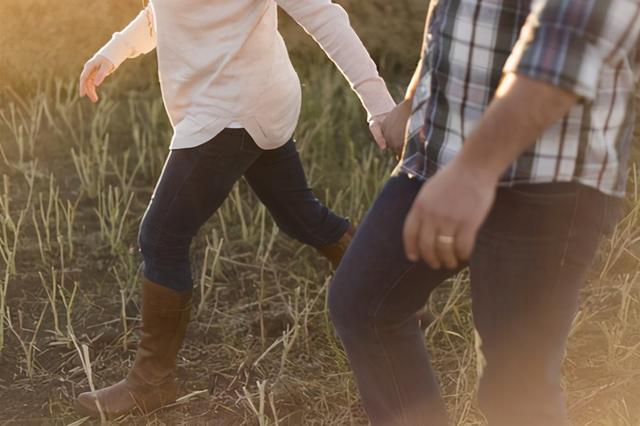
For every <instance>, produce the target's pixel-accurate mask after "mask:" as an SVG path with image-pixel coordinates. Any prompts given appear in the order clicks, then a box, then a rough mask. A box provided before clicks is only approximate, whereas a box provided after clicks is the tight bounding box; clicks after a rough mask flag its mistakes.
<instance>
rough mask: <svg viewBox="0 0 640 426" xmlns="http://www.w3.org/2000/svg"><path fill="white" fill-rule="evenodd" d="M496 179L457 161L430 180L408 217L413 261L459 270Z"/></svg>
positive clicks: (406, 235)
mask: <svg viewBox="0 0 640 426" xmlns="http://www.w3.org/2000/svg"><path fill="white" fill-rule="evenodd" d="M495 191H496V180H495V179H494V178H492V177H485V176H483V175H482V172H481V171H476V169H473V168H470V167H468V166H467V165H464V164H462V163H460V162H456V160H454V161H453V162H452V163H451V164H449V165H447V166H446V167H445V168H444V169H442V170H441V171H440V172H438V173H437V174H436V175H435V176H434V177H433V178H431V179H430V180H429V181H427V182H426V183H425V184H424V186H423V187H422V189H421V190H420V192H419V194H418V196H417V197H416V199H415V201H414V202H413V206H412V207H411V210H410V211H409V214H408V215H407V219H406V221H405V224H404V235H403V238H404V247H405V252H406V255H407V258H408V259H409V260H411V261H413V262H416V261H418V260H419V259H420V258H422V259H423V260H424V261H425V262H427V264H429V266H431V267H432V268H434V269H440V268H441V267H442V266H443V265H444V266H446V267H447V268H449V269H455V268H457V267H458V266H459V265H460V263H461V262H464V261H466V260H468V259H469V257H470V256H471V252H472V251H473V247H474V245H475V240H476V236H477V234H478V230H479V228H480V226H481V225H482V223H483V222H484V220H485V219H486V217H487V215H488V214H489V211H490V209H491V206H492V205H493V201H494V198H495Z"/></svg>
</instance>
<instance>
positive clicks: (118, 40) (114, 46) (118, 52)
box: [97, 5, 157, 68]
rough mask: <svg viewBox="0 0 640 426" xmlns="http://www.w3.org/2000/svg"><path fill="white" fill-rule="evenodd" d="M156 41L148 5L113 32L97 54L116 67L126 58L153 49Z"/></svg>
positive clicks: (152, 19)
mask: <svg viewBox="0 0 640 426" xmlns="http://www.w3.org/2000/svg"><path fill="white" fill-rule="evenodd" d="M156 42H157V40H156V31H155V19H154V16H153V8H152V7H151V5H149V6H147V7H146V8H145V9H144V10H142V11H141V12H140V13H139V14H138V16H136V17H135V19H134V20H133V21H131V22H130V23H129V25H127V26H126V27H125V28H124V29H123V30H122V31H120V32H117V33H115V34H113V37H111V40H109V42H107V44H105V45H104V46H103V47H102V48H101V49H100V50H99V51H98V53H97V54H98V55H102V56H104V57H106V58H107V59H109V60H110V61H111V62H112V63H113V64H114V65H115V67H116V68H118V67H119V66H120V65H121V64H122V63H123V62H124V61H125V60H126V59H129V58H135V57H136V56H139V55H142V54H145V53H149V52H150V51H152V50H153V49H155V47H156Z"/></svg>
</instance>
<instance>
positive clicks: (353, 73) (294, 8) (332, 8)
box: [276, 0, 395, 119]
mask: <svg viewBox="0 0 640 426" xmlns="http://www.w3.org/2000/svg"><path fill="white" fill-rule="evenodd" d="M276 2H277V3H278V5H279V6H280V7H282V9H284V11H285V12H287V13H288V14H289V15H290V16H291V17H292V18H293V19H294V20H295V21H296V22H297V23H298V24H300V26H301V27H302V28H304V30H305V31H306V32H307V33H309V34H310V35H311V36H312V37H313V38H314V40H315V41H316V42H317V43H318V44H319V45H320V47H322V49H323V50H324V51H325V52H326V54H327V55H328V56H329V58H330V59H331V60H332V61H333V62H334V63H335V64H336V66H337V67H338V69H340V71H341V72H342V74H343V75H344V76H345V78H346V79H347V80H348V81H349V84H350V85H351V88H352V89H353V90H354V91H355V92H356V93H357V94H358V97H359V98H360V101H361V102H362V105H363V106H364V108H365V109H366V110H367V113H368V118H369V119H371V118H372V117H375V116H376V115H379V114H383V113H386V112H389V111H390V110H391V109H393V108H394V107H395V102H394V101H393V98H392V97H391V95H390V94H389V91H388V90H387V86H386V84H385V82H384V80H383V79H382V78H381V77H380V76H379V75H378V69H377V67H376V64H375V62H373V60H372V59H371V56H369V52H367V49H366V48H365V47H364V45H363V44H362V41H361V40H360V38H359V37H358V35H357V34H356V32H355V31H354V30H353V28H352V27H351V24H350V22H349V17H348V15H347V13H346V12H345V10H344V9H343V8H342V7H340V6H339V5H337V4H334V3H332V2H331V0H276Z"/></svg>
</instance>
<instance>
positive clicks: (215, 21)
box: [98, 0, 395, 149]
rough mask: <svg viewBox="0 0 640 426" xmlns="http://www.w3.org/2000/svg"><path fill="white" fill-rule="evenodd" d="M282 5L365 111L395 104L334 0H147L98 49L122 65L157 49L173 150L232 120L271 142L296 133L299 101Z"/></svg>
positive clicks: (264, 141)
mask: <svg viewBox="0 0 640 426" xmlns="http://www.w3.org/2000/svg"><path fill="white" fill-rule="evenodd" d="M278 5H279V6H280V7H282V8H283V9H284V10H285V11H286V12H287V13H288V14H289V15H291V16H292V17H293V18H294V19H295V20H296V21H297V22H298V23H299V24H300V25H301V26H302V27H303V28H304V29H305V30H306V31H307V32H308V33H309V34H311V36H313V37H314V39H315V40H316V41H317V42H318V44H319V45H320V46H321V47H322V49H323V50H324V51H325V52H326V53H327V55H328V56H329V57H330V58H331V59H332V60H333V61H334V63H335V64H336V65H337V66H338V68H339V69H340V70H341V71H342V73H343V74H344V75H345V77H346V78H347V80H348V81H349V83H350V84H351V87H352V88H353V89H354V90H355V91H356V93H357V94H358V96H359V97H360V100H361V101H362V104H363V105H364V107H365V108H366V110H367V112H368V115H369V117H372V116H376V115H378V114H382V113H385V112H388V111H389V110H391V109H392V108H393V107H394V106H395V103H394V101H393V99H392V98H391V96H390V95H389V92H388V91H387V88H386V85H385V83H384V81H383V80H382V78H380V76H379V75H378V71H377V68H376V65H375V63H374V62H373V60H372V59H371V57H370V56H369V54H368V52H367V50H366V49H365V47H364V46H363V44H362V42H361V41H360V39H359V38H358V36H357V35H356V33H355V32H354V31H353V29H352V27H351V25H350V23H349V19H348V16H347V14H346V12H345V11H344V9H342V8H341V7H340V6H339V5H337V4H334V3H332V2H331V0H216V1H210V0H207V1H206V0H182V1H176V0H151V1H150V3H149V5H148V6H147V8H146V9H145V10H143V11H142V12H141V13H140V14H139V15H138V16H137V17H136V18H135V19H134V20H133V21H132V22H131V23H130V24H129V25H128V26H127V27H126V28H125V29H123V30H122V31H120V32H118V33H115V34H114V35H113V37H112V38H111V40H110V41H109V42H108V43H107V44H106V45H105V46H104V47H103V48H102V49H100V51H99V52H98V54H101V55H103V56H105V57H106V58H107V59H109V60H110V61H111V62H113V64H114V65H115V66H116V67H118V66H119V65H120V64H121V63H122V62H123V61H124V60H125V59H127V58H133V57H136V56H138V55H140V54H144V53H148V52H150V51H151V50H153V49H154V48H156V50H157V55H158V68H159V76H160V85H161V89H162V96H163V100H164V103H165V107H166V109H167V113H168V115H169V118H170V121H171V124H172V126H173V128H174V136H173V138H172V141H171V148H172V149H179V148H190V147H194V146H197V145H200V144H202V143H205V142H206V141H208V140H210V139H211V138H213V137H214V136H216V135H217V134H218V133H219V132H220V131H222V130H223V129H224V128H225V127H227V126H228V125H230V124H232V123H234V124H239V125H241V126H242V127H244V128H246V129H247V131H248V132H249V134H250V135H251V137H252V138H253V139H254V140H255V142H256V143H257V144H258V146H260V147H261V148H263V149H273V148H277V147H279V146H281V145H283V144H284V143H286V142H287V140H289V139H290V138H291V136H292V135H293V132H294V130H295V127H296V125H297V121H298V117H299V114H300V102H301V90H300V81H299V79H298V76H297V74H296V72H295V71H294V69H293V66H292V65H291V61H290V59H289V55H288V53H287V50H286V47H285V44H284V41H283V39H282V37H281V36H280V34H279V32H278V26H277V25H278V23H277V6H278Z"/></svg>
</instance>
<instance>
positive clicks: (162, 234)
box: [139, 129, 262, 291]
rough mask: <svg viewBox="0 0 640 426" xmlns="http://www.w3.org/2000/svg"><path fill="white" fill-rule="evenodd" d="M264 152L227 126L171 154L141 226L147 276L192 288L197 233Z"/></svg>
mask: <svg viewBox="0 0 640 426" xmlns="http://www.w3.org/2000/svg"><path fill="white" fill-rule="evenodd" d="M261 152H262V150H260V148H258V147H257V146H256V145H255V143H254V142H253V140H252V139H251V137H250V136H249V135H248V133H247V132H246V131H245V130H244V129H226V130H224V131H223V132H222V133H221V134H219V135H218V136H216V137H215V138H214V139H213V140H212V141H210V142H208V143H206V144H204V145H200V146H198V147H196V148H191V149H181V150H175V151H172V152H171V153H170V154H169V158H168V159H167V162H166V164H165V167H164V170H163V172H162V175H161V176H160V180H159V181H158V184H157V186H156V189H155V191H154V194H153V196H152V198H151V202H150V203H149V207H148V208H147V211H146V213H145V215H144V217H143V219H142V223H141V225H140V234H139V246H140V251H141V253H142V256H143V259H144V275H145V277H146V278H148V279H149V280H151V281H154V282H156V283H158V284H160V285H163V286H166V287H169V288H172V289H174V290H177V291H184V290H189V289H190V288H191V287H192V285H193V284H192V279H191V267H190V264H189V247H190V245H191V241H192V239H193V237H194V236H195V235H196V234H197V232H198V230H199V229H200V227H201V226H202V225H203V224H204V223H205V222H206V221H207V220H208V219H209V218H210V217H211V215H212V214H213V213H214V212H215V211H216V210H217V209H218V207H220V205H221V204H222V203H223V201H224V200H225V199H226V198H227V196H228V194H229V192H230V191H231V189H232V188H233V185H234V184H235V183H236V182H237V181H238V179H240V177H241V176H242V174H243V173H244V172H245V170H247V169H248V168H249V167H250V165H251V164H252V163H253V162H255V161H256V159H257V158H258V157H259V156H260V153H261Z"/></svg>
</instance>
